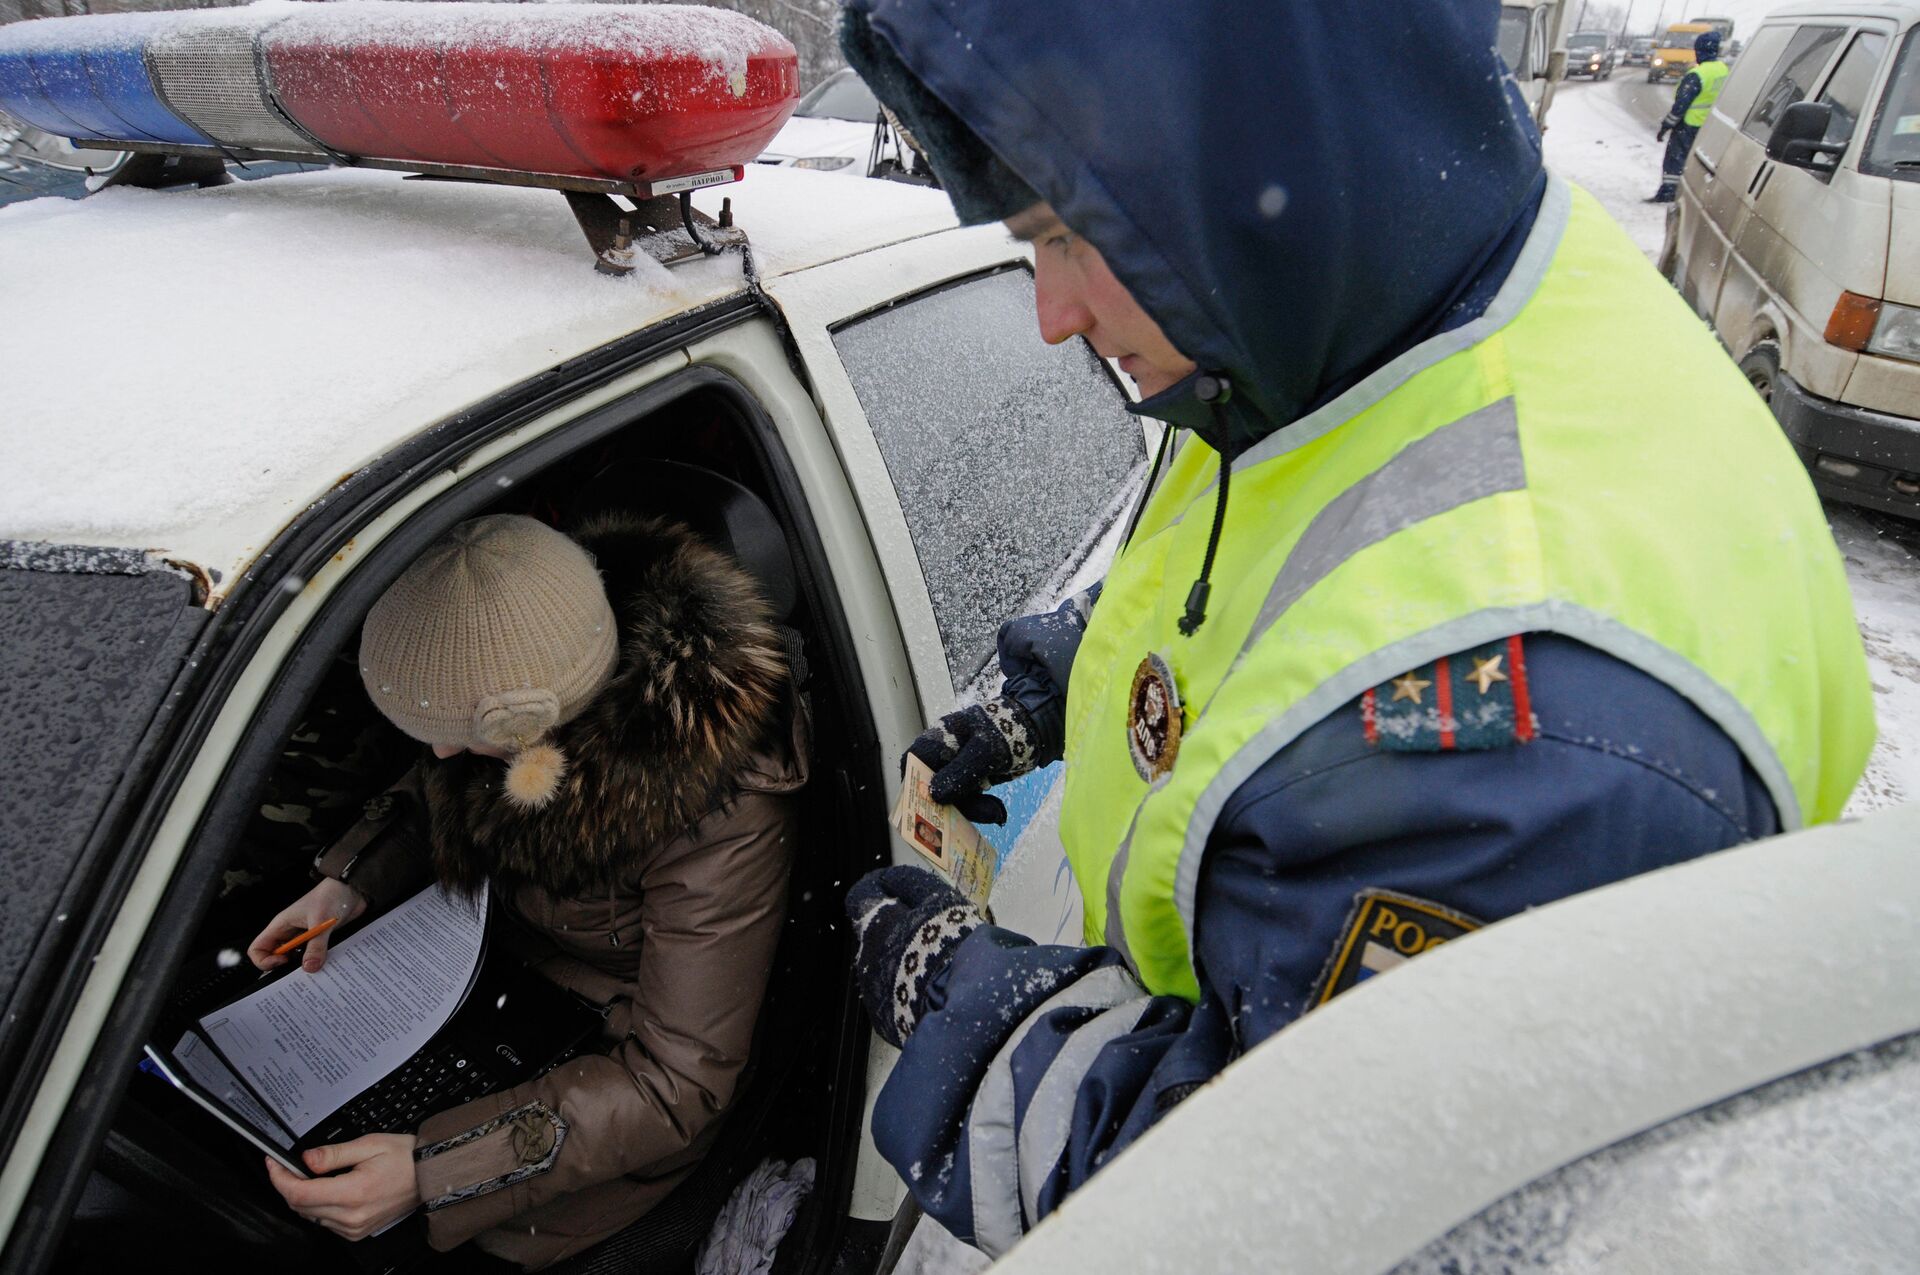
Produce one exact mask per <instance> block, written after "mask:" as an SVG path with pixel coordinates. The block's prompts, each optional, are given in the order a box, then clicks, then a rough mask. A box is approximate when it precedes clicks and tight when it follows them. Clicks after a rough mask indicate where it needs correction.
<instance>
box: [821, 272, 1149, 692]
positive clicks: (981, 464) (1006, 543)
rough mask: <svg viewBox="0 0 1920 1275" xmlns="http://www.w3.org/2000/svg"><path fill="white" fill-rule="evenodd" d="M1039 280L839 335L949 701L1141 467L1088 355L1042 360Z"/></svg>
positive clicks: (1130, 423) (963, 295)
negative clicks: (916, 571) (942, 663)
mask: <svg viewBox="0 0 1920 1275" xmlns="http://www.w3.org/2000/svg"><path fill="white" fill-rule="evenodd" d="M1033 314H1034V311H1033V277H1032V276H1031V275H1029V274H1028V273H1027V272H1026V271H1025V270H1017V269H1016V270H1003V271H1001V272H999V273H997V274H991V275H986V276H984V277H980V278H974V279H969V280H966V281H964V282H961V283H958V284H955V285H953V286H951V287H946V288H940V289H936V290H934V291H932V292H927V293H922V294H921V295H919V296H917V297H914V298H911V299H909V300H907V301H905V302H902V303H900V304H898V305H894V306H890V307H888V308H887V309H884V310H880V311H878V312H876V313H874V314H871V315H868V316H867V317H865V318H861V319H856V320H854V321H853V322H851V323H849V324H847V325H845V326H844V327H841V328H838V329H837V330H835V331H834V333H833V344H834V348H835V350H836V351H837V352H838V353H839V356H840V361H841V363H842V364H843V365H844V366H845V367H846V369H847V377H848V379H849V380H850V381H851V382H852V383H853V390H854V394H855V395H856V396H857V397H858V398H859V400H860V405H861V407H862V408H863V409H864V410H865V412H866V415H867V421H868V423H869V425H870V426H871V427H872V429H873V436H874V439H875V441H876V442H877V443H878V444H879V447H880V454H881V456H882V458H883V459H884V460H885V461H886V465H887V473H888V475H889V477H891V478H892V480H893V485H894V488H895V490H896V491H897V492H898V493H899V497H900V505H901V509H902V510H903V512H904V513H905V515H906V521H907V528H908V530H909V531H910V532H911V533H912V536H913V547H914V551H915V553H916V554H917V556H918V557H919V560H920V567H921V570H922V572H923V573H924V574H925V576H926V580H927V588H928V591H929V593H930V594H931V595H932V599H933V612H934V617H935V619H936V620H937V621H938V623H939V625H940V637H941V642H942V645H943V646H944V647H945V649H946V657H947V669H948V672H949V673H950V674H951V675H952V679H953V686H954V690H955V691H956V692H958V691H960V690H961V689H962V688H964V687H965V686H966V685H967V684H968V683H970V682H971V681H972V680H973V678H974V676H975V675H976V674H978V673H979V671H980V670H981V668H982V667H984V666H985V664H986V662H987V660H988V659H989V658H990V657H991V656H992V654H993V651H994V642H995V638H996V636H997V635H998V633H999V630H1000V625H1001V623H1002V622H1004V621H1006V620H1010V619H1012V618H1014V617H1015V616H1017V615H1019V614H1021V613H1022V608H1024V607H1027V606H1030V605H1034V600H1035V598H1036V597H1037V596H1038V595H1040V594H1043V593H1046V592H1047V591H1048V590H1047V587H1046V586H1047V584H1048V582H1049V581H1050V580H1051V579H1052V578H1053V577H1055V576H1064V574H1065V572H1066V571H1067V570H1068V569H1070V568H1071V567H1073V566H1074V565H1076V563H1077V560H1078V559H1079V558H1081V557H1084V556H1085V553H1086V552H1087V550H1089V549H1090V548H1091V547H1092V543H1093V540H1094V539H1096V538H1097V535H1098V532H1099V531H1100V530H1101V529H1102V528H1103V527H1104V526H1105V523H1106V521H1107V520H1108V516H1109V515H1111V514H1112V513H1113V512H1114V511H1115V510H1114V506H1115V502H1116V499H1117V498H1118V496H1119V495H1120V494H1121V489H1122V488H1123V487H1124V486H1125V485H1126V483H1127V481H1128V478H1129V476H1130V475H1131V474H1132V473H1133V471H1134V469H1135V468H1136V467H1137V466H1138V465H1139V464H1140V463H1141V462H1142V460H1143V454H1144V451H1145V446H1144V443H1143V441H1142V438H1141V432H1140V424H1139V422H1138V421H1137V420H1136V419H1134V417H1133V416H1131V415H1130V414H1129V413H1128V412H1127V410H1126V401H1127V400H1126V398H1125V396H1124V395H1123V394H1122V393H1121V391H1120V387H1119V385H1118V384H1117V383H1116V382H1115V381H1114V379H1113V377H1112V376H1111V375H1110V374H1109V373H1108V372H1107V369H1106V367H1105V365H1103V364H1102V363H1101V362H1100V360H1099V358H1098V357H1097V356H1095V354H1094V353H1093V351H1092V350H1091V349H1089V348H1088V347H1087V345H1086V343H1085V342H1082V341H1069V342H1067V343H1066V344H1064V345H1058V346H1049V345H1047V344H1046V343H1045V342H1044V341H1042V340H1041V339H1040V333H1039V331H1038V328H1037V326H1036V325H1035V322H1034V317H1033Z"/></svg>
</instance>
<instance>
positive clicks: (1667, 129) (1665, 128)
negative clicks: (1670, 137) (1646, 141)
mask: <svg viewBox="0 0 1920 1275" xmlns="http://www.w3.org/2000/svg"><path fill="white" fill-rule="evenodd" d="M1672 131H1673V125H1671V124H1669V123H1667V122H1666V121H1665V120H1662V121H1661V122H1660V127H1659V128H1657V129H1655V130H1654V133H1653V140H1654V141H1656V142H1664V141H1666V140H1667V134H1668V133H1671V132H1672Z"/></svg>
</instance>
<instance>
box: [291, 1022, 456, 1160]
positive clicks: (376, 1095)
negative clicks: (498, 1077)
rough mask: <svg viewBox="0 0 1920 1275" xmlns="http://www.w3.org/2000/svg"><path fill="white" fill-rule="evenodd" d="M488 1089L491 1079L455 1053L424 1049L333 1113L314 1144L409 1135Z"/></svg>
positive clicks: (445, 1048) (447, 1049) (453, 1047)
mask: <svg viewBox="0 0 1920 1275" xmlns="http://www.w3.org/2000/svg"><path fill="white" fill-rule="evenodd" d="M492 1088H493V1076H492V1074H491V1073H490V1072H488V1071H487V1070H486V1069H485V1068H484V1067H482V1066H481V1065H480V1063H479V1061H478V1060H476V1059H473V1058H470V1057H468V1056H467V1054H466V1053H465V1052H464V1051H463V1050H462V1049H461V1048H460V1047H458V1046H456V1045H446V1046H442V1047H440V1048H437V1049H429V1050H426V1051H424V1052H422V1053H420V1054H417V1055H415V1056H414V1057H413V1059H412V1060H410V1061H409V1062H408V1063H407V1064H406V1065H405V1066H403V1067H401V1068H400V1070H398V1071H396V1072H394V1073H393V1074H392V1075H390V1076H388V1077H387V1078H386V1079H385V1080H382V1081H381V1082H380V1083H379V1084H377V1085H375V1086H374V1087H373V1088H371V1089H369V1090H368V1091H367V1092H365V1093H363V1094H361V1095H360V1096H359V1097H358V1098H355V1099H354V1100H353V1101H352V1102H350V1103H348V1104H347V1105H346V1106H344V1107H342V1108H341V1109H340V1110H339V1111H338V1112H336V1113H335V1114H334V1117H333V1119H332V1120H331V1121H330V1122H329V1124H328V1127H327V1129H326V1130H325V1131H324V1132H322V1133H321V1134H320V1135H319V1141H320V1143H322V1144H326V1143H333V1142H341V1141H344V1140H347V1139H351V1138H358V1137H361V1136H362V1135H364V1134H369V1133H412V1132H413V1131H414V1130H415V1129H417V1128H419V1126H420V1122H421V1121H422V1120H425V1119H426V1118H427V1117H428V1116H430V1115H432V1114H434V1113H435V1112H437V1111H445V1110H446V1109H447V1108H449V1107H457V1106H459V1105H460V1104H461V1103H463V1102H468V1101H471V1100H472V1099H474V1098H478V1097H480V1096H481V1095H483V1094H485V1093H487V1092H488V1091H490V1090H491V1089H492Z"/></svg>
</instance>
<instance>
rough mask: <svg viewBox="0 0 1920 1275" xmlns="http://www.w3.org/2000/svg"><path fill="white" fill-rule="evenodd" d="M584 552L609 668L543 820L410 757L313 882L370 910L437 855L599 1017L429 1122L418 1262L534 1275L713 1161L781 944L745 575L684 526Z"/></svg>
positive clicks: (764, 711) (782, 820)
mask: <svg viewBox="0 0 1920 1275" xmlns="http://www.w3.org/2000/svg"><path fill="white" fill-rule="evenodd" d="M575 538H576V539H578V540H579V541H580V542H581V543H582V544H583V545H585V546H586V547H587V549H588V550H589V551H590V552H592V553H593V554H594V556H595V559H596V561H597V562H598V564H599V566H600V568H601V572H602V575H603V577H604V578H605V580H606V583H607V592H608V596H609V597H610V598H611V599H612V601H613V603H614V608H615V613H616V615H617V616H618V617H619V623H620V629H621V633H620V636H621V655H620V662H619V664H618V666H617V667H616V669H615V673H614V679H613V681H612V682H611V683H610V684H609V685H608V686H607V688H606V689H605V690H604V691H603V692H602V693H601V694H600V695H599V696H598V697H597V698H596V699H595V700H594V702H593V703H592V704H591V705H589V706H588V707H587V709H586V710H584V711H583V712H582V713H581V715H580V716H578V717H576V718H574V719H573V720H572V721H570V722H568V723H567V724H566V725H565V726H563V727H562V728H561V729H560V730H559V731H557V732H555V742H556V743H557V744H558V745H559V746H560V748H561V749H562V751H563V752H564V753H565V754H566V757H567V763H568V767H567V773H566V775H565V777H564V779H563V781H562V785H561V791H560V793H559V795H558V796H557V798H556V799H555V801H554V803H553V804H552V805H550V806H548V807H546V808H544V809H542V810H540V811H538V812H528V811H526V810H523V809H520V808H517V807H515V806H513V805H512V804H511V803H509V802H508V801H507V800H506V799H505V797H504V796H503V795H502V794H501V792H500V789H499V778H500V774H501V769H502V763H500V762H497V761H493V760H490V759H488V758H483V757H475V756H473V755H471V754H463V755H461V756H458V757H454V758H451V759H448V760H446V761H437V762H434V761H430V762H423V763H421V765H420V766H418V767H416V768H415V769H414V771H412V772H411V773H410V774H409V775H408V776H407V778H406V780H404V781H402V783H401V784H400V785H398V786H397V787H396V788H395V789H394V791H393V792H392V794H390V796H391V798H392V800H386V801H377V802H375V803H372V805H371V806H370V807H369V816H370V817H369V818H368V819H366V820H363V821H362V822H361V823H360V824H359V825H356V827H355V828H354V829H353V830H352V831H351V832H349V833H348V835H347V836H345V837H343V838H342V839H341V841H340V842H339V843H338V844H336V845H335V846H334V847H333V848H332V849H331V850H329V851H328V852H327V853H326V854H325V855H324V856H322V858H321V861H320V865H319V866H320V868H321V870H322V871H323V872H325V873H327V874H328V875H330V876H334V877H338V878H340V879H342V880H345V881H347V882H348V883H350V884H351V885H353V886H354V887H355V888H356V889H358V890H360V891H361V892H362V893H363V894H366V895H367V896H368V897H369V898H371V899H372V900H373V901H374V902H375V904H376V905H384V904H386V903H389V902H391V901H393V900H394V899H396V898H398V897H402V896H403V895H404V894H405V893H406V892H408V891H410V890H412V889H415V888H418V886H419V885H421V884H422V883H423V882H424V880H425V879H426V875H427V872H428V861H429V860H431V862H432V865H433V868H434V869H435V870H436V872H437V875H438V876H439V878H440V879H441V880H442V881H444V882H446V883H448V884H450V885H456V886H460V885H474V884H477V883H478V882H479V881H481V880H483V879H487V880H491V881H492V882H493V891H494V895H495V898H496V900H497V904H498V907H499V910H500V911H501V913H502V916H503V918H504V919H505V920H506V921H507V922H508V924H507V925H506V926H503V927H502V928H503V931H504V932H505V937H506V938H507V941H510V942H512V943H514V944H515V946H516V947H518V948H519V949H520V950H521V951H523V952H524V953H525V954H526V955H527V956H528V957H530V958H531V959H532V960H533V961H534V962H535V964H536V966H537V967H538V968H539V969H540V971H541V972H542V973H544V974H545V975H546V976H547V977H548V978H551V979H552V980H553V981H554V982H555V983H557V984H559V985H560V986H562V987H564V988H567V989H569V990H570V991H573V992H575V993H577V994H579V995H581V996H583V997H585V998H586V999H588V1000H590V1001H592V1002H593V1003H595V1004H597V1005H602V1006H605V1007H606V1010H607V1025H606V1032H605V1039H604V1040H603V1042H602V1043H601V1045H600V1046H598V1047H597V1048H596V1049H594V1050H592V1051H589V1052H587V1053H583V1054H582V1055H580V1056H579V1057H577V1058H575V1059H573V1060H572V1061H569V1062H567V1063H564V1064H562V1065H561V1066H559V1067H557V1068H555V1069H554V1070H553V1071H551V1072H549V1073H548V1074H547V1075H545V1076H542V1077H540V1078H539V1079H536V1080H532V1081H529V1082H527V1083H526V1084H522V1085H518V1086H516V1087H514V1088H512V1089H508V1090H503V1091H501V1092H499V1093H495V1094H490V1095H488V1096H487V1097H485V1098H481V1099H479V1100H477V1101H474V1102H470V1103H467V1104H465V1105H463V1106H460V1107H456V1108H454V1109H453V1110H451V1111H446V1112H442V1113H441V1114H439V1115H437V1116H434V1117H432V1118H431V1119H429V1120H428V1121H427V1122H426V1123H425V1124H423V1125H422V1126H421V1127H420V1130H419V1145H418V1148H417V1150H416V1155H417V1156H418V1161H417V1168H416V1174H417V1178H418V1183H419V1188H420V1196H421V1199H422V1200H423V1201H424V1202H425V1207H426V1209H427V1226H428V1235H429V1239H430V1241H431V1242H432V1244H433V1246H434V1247H435V1248H439V1249H448V1248H452V1247H453V1246H454V1245H456V1244H460V1243H462V1242H464V1241H467V1240H472V1241H474V1242H475V1243H476V1244H477V1245H478V1246H479V1247H481V1248H483V1249H485V1250H486V1251H488V1252H490V1253H493V1254H495V1255H497V1256H499V1257H503V1258H506V1259H508V1260H510V1261H513V1262H516V1263H519V1264H520V1265H522V1266H526V1267H538V1266H544V1265H547V1264H549V1263H551V1262H555V1261H558V1260H559V1259H561V1258H563V1257H566V1256H568V1255H570V1254H572V1253H575V1252H578V1251H579V1250H581V1249H583V1248H586V1247H588V1246H590V1245H592V1244H594V1243H596V1242H598V1241H599V1240H602V1239H604V1238H606V1237H607V1236H609V1235H611V1234H613V1233H614V1232H615V1231H618V1230H619V1229H621V1228H622V1227H624V1226H626V1225H627V1224H628V1223H630V1222H632V1221H634V1220H635V1219H636V1218H638V1217H640V1216H641V1215H643V1214H644V1213H646V1212H647V1211H648V1210H649V1209H651V1208H652V1207H653V1206H654V1205H656V1204H658V1203H659V1202H660V1200H661V1199H663V1198H664V1197H665V1196H666V1195H667V1193H668V1192H669V1191H671V1190H672V1189H673V1188H674V1187H675V1186H676V1185H678V1184H679V1183H680V1181H681V1180H682V1179H684V1178H685V1177H686V1176H687V1174H688V1173H689V1172H691V1170H692V1168H693V1166H694V1165H695V1164H697V1163H698V1161H699V1160H700V1157H701V1156H702V1155H703V1154H704V1153H705V1151H706V1150H707V1148H708V1147H709V1146H710V1145H711V1144H712V1141H713V1138H714V1135H715V1134H716V1133H717V1132H718V1128H719V1126H718V1120H719V1117H720V1115H721V1114H722V1113H723V1112H724V1111H725V1110H726V1109H727V1106H728V1104H729V1103H730V1102H731V1101H732V1099H733V1097H734V1093H735V1090H736V1087H737V1086H738V1084H739V1082H740V1079H741V1073H742V1069H743V1068H744V1067H745V1065H746V1062H747V1056H748V1050H749V1046H750V1045H751V1042H752V1039H753V1029H754V1022H755V1020H756V1018H757V1017H758V1015H759V1010H760V1003H761V999H762V996H763V994H764V993H765V990H766V983H767V976H768V973H769V971H770V970H771V968H772V965H773V957H774V948H775V946H776V944H777V943H778V941H779V938H780V930H781V927H782V924H783V919H784V915H785V904H786V886H787V872H788V864H789V859H790V856H791V853H792V850H793V836H794V801H793V797H792V794H793V793H794V792H795V791H796V790H797V789H799V788H800V787H801V786H802V785H803V784H804V783H805V781H806V762H805V757H806V740H805V716H804V712H803V711H802V710H801V709H800V708H799V706H798V705H797V703H796V702H795V699H794V697H793V696H792V694H791V693H790V691H789V689H788V685H787V660H786V654H785V645H784V643H783V641H782V639H781V637H780V636H779V633H778V631H777V630H776V629H774V628H773V627H772V626H771V625H770V624H769V623H768V622H767V619H766V614H765V611H766V608H765V606H764V604H763V603H762V602H761V601H760V598H759V595H758V592H757V591H756V589H755V588H754V586H753V584H752V582H751V580H750V579H749V578H748V577H747V576H746V575H745V574H744V573H743V572H742V571H741V570H740V568H739V567H738V566H736V565H735V564H734V563H733V561H732V560H731V559H729V558H727V557H725V556H724V555H721V554H719V553H716V552H714V551H713V550H711V549H708V548H706V547H704V546H703V545H701V544H700V543H699V542H697V541H696V540H695V539H694V538H693V537H692V536H691V535H690V534H689V533H687V532H685V531H684V530H682V529H680V528H679V527H677V526H675V525H673V524H659V523H651V522H642V521H638V520H630V519H629V520H618V521H605V520H603V521H601V522H600V523H598V524H597V525H594V526H590V527H588V528H586V529H583V530H582V531H579V532H577V533H575ZM423 810H424V811H425V812H427V814H428V816H429V817H428V818H424V819H423V818H420V817H419V814H420V812H421V811H423Z"/></svg>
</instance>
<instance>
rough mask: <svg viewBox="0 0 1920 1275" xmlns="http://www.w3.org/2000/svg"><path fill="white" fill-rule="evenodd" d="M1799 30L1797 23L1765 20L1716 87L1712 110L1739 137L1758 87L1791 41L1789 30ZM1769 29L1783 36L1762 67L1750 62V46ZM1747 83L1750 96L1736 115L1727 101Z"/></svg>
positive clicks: (1771, 73) (1757, 94)
mask: <svg viewBox="0 0 1920 1275" xmlns="http://www.w3.org/2000/svg"><path fill="white" fill-rule="evenodd" d="M1799 29H1800V24H1799V23H1797V22H1790V21H1789V22H1767V23H1764V24H1762V26H1761V27H1760V29H1759V30H1757V31H1755V32H1754V33H1753V37H1752V38H1751V39H1749V40H1748V41H1747V52H1745V53H1743V54H1741V56H1740V60H1739V61H1738V62H1736V63H1735V64H1734V68H1733V73H1732V74H1731V75H1729V76H1728V77H1727V82H1726V84H1725V85H1724V86H1722V88H1721V90H1720V97H1719V98H1718V100H1716V101H1715V102H1714V104H1713V113H1714V114H1716V115H1719V116H1721V117H1722V118H1724V119H1725V120H1726V121H1727V124H1728V125H1729V126H1730V127H1731V128H1732V129H1733V131H1734V132H1735V133H1737V134H1740V135H1741V136H1743V137H1744V136H1747V134H1746V133H1745V132H1744V131H1743V129H1742V127H1741V125H1742V124H1743V123H1744V122H1745V120H1746V117H1747V112H1749V111H1751V110H1752V109H1753V104H1754V103H1755V102H1757V101H1759V100H1760V90H1761V89H1762V88H1763V87H1765V85H1766V83H1767V81H1768V80H1769V79H1770V78H1771V77H1772V75H1773V72H1774V69H1775V68H1776V67H1777V66H1779V64H1780V56H1781V54H1783V53H1785V52H1786V51H1787V45H1789V44H1791V43H1793V33H1794V32H1795V31H1797V30H1799ZM1773 31H1779V32H1782V33H1784V35H1785V37H1786V38H1785V39H1784V40H1782V41H1781V43H1780V47H1779V49H1778V50H1777V51H1776V52H1775V53H1774V55H1773V58H1772V60H1771V61H1770V62H1768V64H1767V65H1766V66H1764V67H1763V66H1761V65H1760V64H1759V63H1758V62H1755V61H1753V57H1754V52H1753V49H1754V46H1755V45H1756V44H1758V43H1759V42H1760V41H1761V40H1762V39H1763V38H1764V37H1765V36H1766V35H1767V34H1768V33H1769V32H1773ZM1749 67H1752V68H1753V71H1752V73H1751V74H1743V73H1744V72H1746V71H1747V68H1749ZM1748 85H1752V86H1753V93H1752V96H1750V97H1748V98H1746V100H1745V101H1744V103H1742V105H1741V107H1740V113H1739V114H1738V115H1737V116H1736V115H1735V114H1734V113H1733V111H1732V109H1731V106H1730V103H1732V102H1738V101H1740V97H1739V94H1741V93H1743V92H1745V91H1746V88H1747V86H1748ZM1764 144H1765V143H1762V145H1764Z"/></svg>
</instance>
